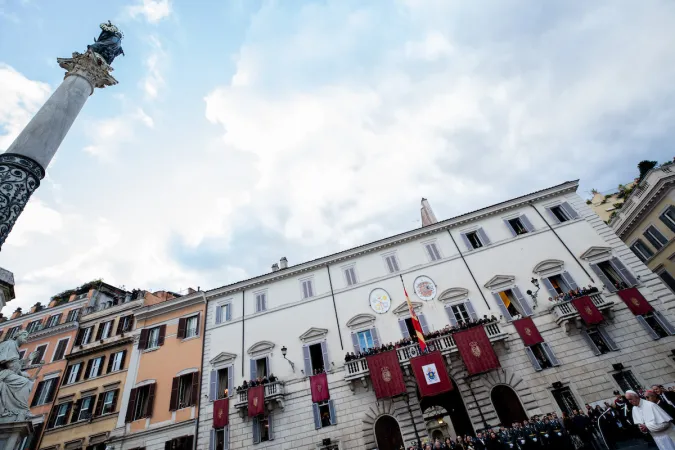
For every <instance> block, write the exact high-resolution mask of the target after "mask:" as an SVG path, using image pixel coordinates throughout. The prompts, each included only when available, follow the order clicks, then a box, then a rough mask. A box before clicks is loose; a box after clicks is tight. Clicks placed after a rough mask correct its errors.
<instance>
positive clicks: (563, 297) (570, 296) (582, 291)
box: [548, 282, 628, 303]
mask: <svg viewBox="0 0 675 450" xmlns="http://www.w3.org/2000/svg"><path fill="white" fill-rule="evenodd" d="M621 285H623V286H624V287H621V286H620V285H619V284H618V283H617V285H616V288H617V289H626V288H627V287H628V286H626V283H623V282H622V283H621ZM598 292H600V290H599V289H598V288H596V287H595V286H593V285H591V284H589V285H588V287H581V288H577V289H572V290H569V291H567V292H565V293H563V294H558V295H556V296H555V297H549V298H548V301H549V302H551V303H560V302H567V301H569V300H574V299H575V298H579V297H585V296H587V295H591V294H597V293H598Z"/></svg>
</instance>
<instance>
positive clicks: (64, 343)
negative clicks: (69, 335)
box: [52, 339, 70, 361]
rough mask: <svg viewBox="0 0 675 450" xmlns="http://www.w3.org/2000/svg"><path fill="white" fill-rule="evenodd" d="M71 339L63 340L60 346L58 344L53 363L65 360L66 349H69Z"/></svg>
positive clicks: (59, 343)
mask: <svg viewBox="0 0 675 450" xmlns="http://www.w3.org/2000/svg"><path fill="white" fill-rule="evenodd" d="M69 340H70V339H61V340H60V341H59V342H58V344H56V350H54V356H53V357H52V361H59V360H61V359H63V358H64V356H65V355H66V348H67V347H68V341H69Z"/></svg>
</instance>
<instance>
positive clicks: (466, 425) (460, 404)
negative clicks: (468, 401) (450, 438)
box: [417, 378, 475, 436]
mask: <svg viewBox="0 0 675 450" xmlns="http://www.w3.org/2000/svg"><path fill="white" fill-rule="evenodd" d="M450 382H451V383H452V390H451V391H450V392H445V393H443V394H438V395H434V396H433V397H425V398H423V399H422V400H420V408H421V409H422V413H424V412H425V411H426V410H428V409H429V408H431V407H433V406H440V407H441V408H443V409H445V410H446V411H447V412H448V415H449V416H450V421H451V422H452V427H453V428H454V430H455V433H457V434H461V435H462V436H465V435H467V434H471V435H474V434H475V432H474V429H473V425H472V424H471V419H470V418H469V413H468V412H467V410H466V407H465V406H464V400H463V399H462V394H460V392H459V389H458V388H457V384H456V383H455V380H453V379H452V378H450ZM417 396H418V398H419V390H418V392H417Z"/></svg>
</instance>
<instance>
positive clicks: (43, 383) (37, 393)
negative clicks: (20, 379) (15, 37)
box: [30, 381, 45, 408]
mask: <svg viewBox="0 0 675 450" xmlns="http://www.w3.org/2000/svg"><path fill="white" fill-rule="evenodd" d="M44 385H45V382H44V381H40V382H39V383H38V385H37V388H35V394H33V400H32V401H31V402H30V407H31V408H32V407H33V406H35V405H36V404H37V401H38V398H39V397H40V394H41V393H42V388H43V386H44Z"/></svg>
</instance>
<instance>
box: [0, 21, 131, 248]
mask: <svg viewBox="0 0 675 450" xmlns="http://www.w3.org/2000/svg"><path fill="white" fill-rule="evenodd" d="M101 30H102V31H101V35H100V36H99V38H98V39H97V40H96V43H94V44H93V45H91V46H88V48H87V51H86V52H85V53H83V54H82V53H77V52H75V53H73V57H72V58H57V62H58V63H59V66H61V67H62V68H63V69H65V70H66V75H65V77H64V80H63V82H62V83H61V85H60V86H59V87H58V88H57V89H56V91H54V93H53V94H52V96H51V97H49V100H47V102H46V103H45V104H44V105H43V106H42V108H40V110H39V111H38V113H37V114H36V115H35V117H33V118H32V119H31V121H30V122H29V123H28V125H26V128H24V129H23V131H21V133H20V134H19V136H18V137H17V138H16V139H15V140H14V142H13V143H12V145H10V146H9V148H8V149H7V151H6V152H5V153H3V154H0V248H2V245H3V244H4V242H5V239H7V236H8V235H9V233H10V231H12V227H13V226H14V224H15V223H16V220H17V218H18V217H19V215H20V214H21V212H22V211H23V209H24V207H25V206H26V203H28V199H29V198H30V196H31V195H32V194H33V192H35V190H36V189H37V188H38V187H39V186H40V180H42V178H44V176H45V171H46V169H47V166H49V163H50V161H51V160H52V158H54V155H55V154H56V150H58V148H59V146H60V145H61V142H62V141H63V138H65V137H66V134H67V133H68V130H70V127H71V126H72V125H73V122H74V121H75V118H76V117H77V115H78V114H79V113H80V110H81V109H82V107H83V106H84V104H85V102H86V101H87V98H89V96H90V95H91V94H93V93H94V89H95V88H103V87H106V86H113V85H115V84H117V80H116V79H115V78H113V76H112V75H110V72H111V71H112V70H113V69H112V67H110V63H111V62H112V60H113V59H114V58H115V56H117V55H118V54H120V53H122V47H121V46H120V42H121V39H122V33H121V32H120V31H119V30H118V29H117V27H115V26H114V25H112V24H111V23H110V22H108V23H107V24H105V23H104V24H101Z"/></svg>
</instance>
